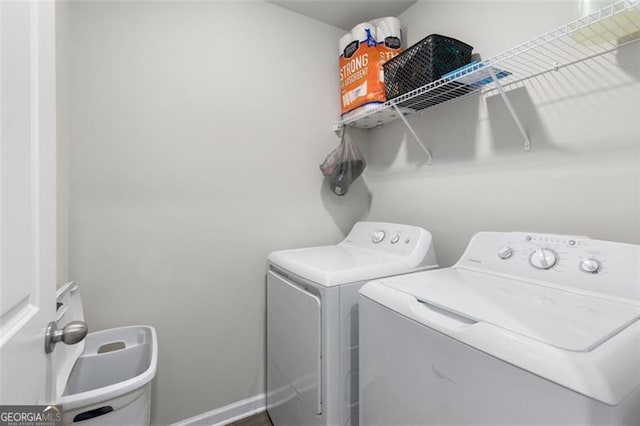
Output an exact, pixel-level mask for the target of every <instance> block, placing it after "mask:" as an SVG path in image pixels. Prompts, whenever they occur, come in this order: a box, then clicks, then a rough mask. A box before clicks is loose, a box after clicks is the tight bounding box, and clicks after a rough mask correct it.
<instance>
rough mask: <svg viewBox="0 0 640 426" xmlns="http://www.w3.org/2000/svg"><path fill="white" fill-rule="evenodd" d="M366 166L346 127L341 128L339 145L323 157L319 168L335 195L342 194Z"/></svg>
mask: <svg viewBox="0 0 640 426" xmlns="http://www.w3.org/2000/svg"><path fill="white" fill-rule="evenodd" d="M366 166H367V163H366V161H365V160H364V156H363V155H362V152H360V149H358V146H357V145H356V144H355V142H353V141H352V140H351V138H350V137H349V135H348V133H347V128H346V127H343V128H342V133H341V135H340V145H338V147H337V148H336V149H334V150H333V151H331V153H330V154H329V155H327V158H325V160H324V162H323V163H322V164H321V165H320V170H322V174H323V175H324V176H325V178H326V179H327V181H329V187H330V188H331V191H333V193H334V194H336V195H341V196H342V195H344V194H346V193H347V191H349V187H350V186H351V183H353V181H354V180H356V179H357V178H358V177H359V176H360V175H361V174H362V172H363V171H364V168H365V167H366Z"/></svg>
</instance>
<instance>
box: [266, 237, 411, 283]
mask: <svg viewBox="0 0 640 426" xmlns="http://www.w3.org/2000/svg"><path fill="white" fill-rule="evenodd" d="M269 262H271V263H272V264H274V265H276V266H277V267H280V268H282V269H285V270H287V271H289V272H291V273H293V274H295V275H298V276H300V277H302V278H305V279H308V280H310V281H313V282H315V283H318V284H321V285H323V286H325V287H331V286H335V285H340V284H348V283H354V282H359V281H367V280H371V279H374V278H380V277H387V276H390V275H397V274H403V273H407V272H411V271H415V270H416V269H415V268H412V267H411V266H410V265H409V264H408V263H407V260H406V258H405V257H403V256H399V255H396V254H391V253H385V252H382V251H378V250H370V249H365V248H358V247H353V246H348V245H337V246H322V247H311V248H303V249H294V250H282V251H275V252H273V253H271V254H270V255H269Z"/></svg>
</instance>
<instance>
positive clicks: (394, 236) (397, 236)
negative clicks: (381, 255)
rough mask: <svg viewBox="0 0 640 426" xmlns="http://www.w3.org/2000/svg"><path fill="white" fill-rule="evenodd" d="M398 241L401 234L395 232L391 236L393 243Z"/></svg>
mask: <svg viewBox="0 0 640 426" xmlns="http://www.w3.org/2000/svg"><path fill="white" fill-rule="evenodd" d="M398 241H400V235H398V234H394V235H393V236H392V237H391V244H395V243H397V242H398Z"/></svg>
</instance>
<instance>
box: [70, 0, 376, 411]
mask: <svg viewBox="0 0 640 426" xmlns="http://www.w3.org/2000/svg"><path fill="white" fill-rule="evenodd" d="M70 12H71V13H70V25H71V26H70V31H71V32H70V39H71V40H72V46H71V78H70V90H71V93H70V105H71V113H70V114H71V116H72V117H73V119H72V123H71V157H70V167H71V171H70V180H71V201H70V238H69V240H70V275H71V278H72V279H74V280H76V281H77V282H78V283H79V284H80V285H81V290H82V295H83V298H84V302H85V313H86V317H87V322H88V324H89V326H90V327H91V328H92V329H94V330H97V329H103V328H108V327H116V326H122V325H127V324H150V325H153V326H155V327H156V328H157V331H158V338H159V345H160V354H159V371H158V375H157V379H156V382H155V385H154V397H153V404H154V408H153V419H154V421H155V422H157V423H168V422H173V421H176V420H180V419H184V418H187V417H190V416H193V415H196V414H199V413H202V412H206V411H209V410H212V409H214V408H217V407H221V406H224V405H226V404H229V403H232V402H235V401H237V400H241V399H244V398H247V397H250V396H253V395H257V394H260V393H262V392H264V347H265V346H264V339H265V337H264V326H265V324H264V315H265V312H264V310H265V301H264V292H265V285H264V274H265V265H266V257H267V254H268V253H269V252H270V251H272V250H277V249H284V248H292V247H299V246H309V245H320V244H328V243H333V242H336V241H337V240H339V239H340V238H341V237H342V236H343V234H344V233H345V232H346V231H347V230H348V229H350V227H351V226H352V225H353V223H354V222H355V221H357V220H359V219H360V218H361V217H363V216H364V215H366V213H367V208H368V203H369V193H368V191H367V189H366V187H365V185H364V184H363V182H362V181H360V182H359V183H358V184H357V185H355V188H353V192H352V193H351V197H350V198H348V199H336V197H334V196H332V195H331V194H329V193H328V191H327V189H326V188H325V187H324V186H323V183H322V182H323V181H322V176H321V173H320V171H319V169H318V164H320V163H321V162H322V160H323V159H324V157H325V156H326V154H328V152H329V151H330V150H331V149H333V147H334V146H335V144H336V137H335V135H334V134H333V133H332V132H331V127H330V123H331V121H333V120H335V118H336V117H337V114H338V107H339V104H338V102H339V97H338V86H337V78H336V70H337V57H336V40H337V39H338V36H339V35H340V34H341V31H340V30H338V29H336V28H333V27H330V26H327V25H325V24H321V23H319V22H316V21H313V20H310V19H306V18H303V17H301V16H299V15H295V14H293V13H291V12H288V11H286V10H284V9H281V8H279V7H277V6H273V5H270V4H267V3H263V2H255V1H254V2H73V3H72V4H71V8H70Z"/></svg>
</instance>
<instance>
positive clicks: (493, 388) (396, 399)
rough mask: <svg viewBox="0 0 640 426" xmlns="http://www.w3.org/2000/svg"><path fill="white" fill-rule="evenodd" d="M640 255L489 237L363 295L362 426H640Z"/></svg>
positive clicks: (558, 240) (525, 236)
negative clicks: (453, 258)
mask: <svg viewBox="0 0 640 426" xmlns="http://www.w3.org/2000/svg"><path fill="white" fill-rule="evenodd" d="M639 275H640V246H637V245H631V244H622V243H613V242H607V241H597V240H591V239H589V238H586V237H576V236H565V235H549V234H533V233H519V232H514V233H502V232H485V233H480V234H477V235H476V236H475V237H473V239H472V240H471V242H470V243H469V245H468V247H467V249H466V251H465V252H464V254H463V255H462V258H461V259H460V260H459V261H458V262H457V263H456V264H455V265H454V266H453V267H450V268H443V269H439V270H436V271H430V272H419V273H415V274H409V275H404V276H401V277H393V278H385V279H381V280H375V281H373V282H371V283H368V284H366V285H365V286H364V287H363V288H362V289H361V291H360V294H361V296H360V409H361V412H360V418H361V421H362V424H365V425H369V424H385V425H392V424H414V425H415V424H421V425H427V424H484V425H494V424H509V425H523V424H526V425H547V424H571V425H629V426H638V425H640V321H639V318H640V276H639Z"/></svg>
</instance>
